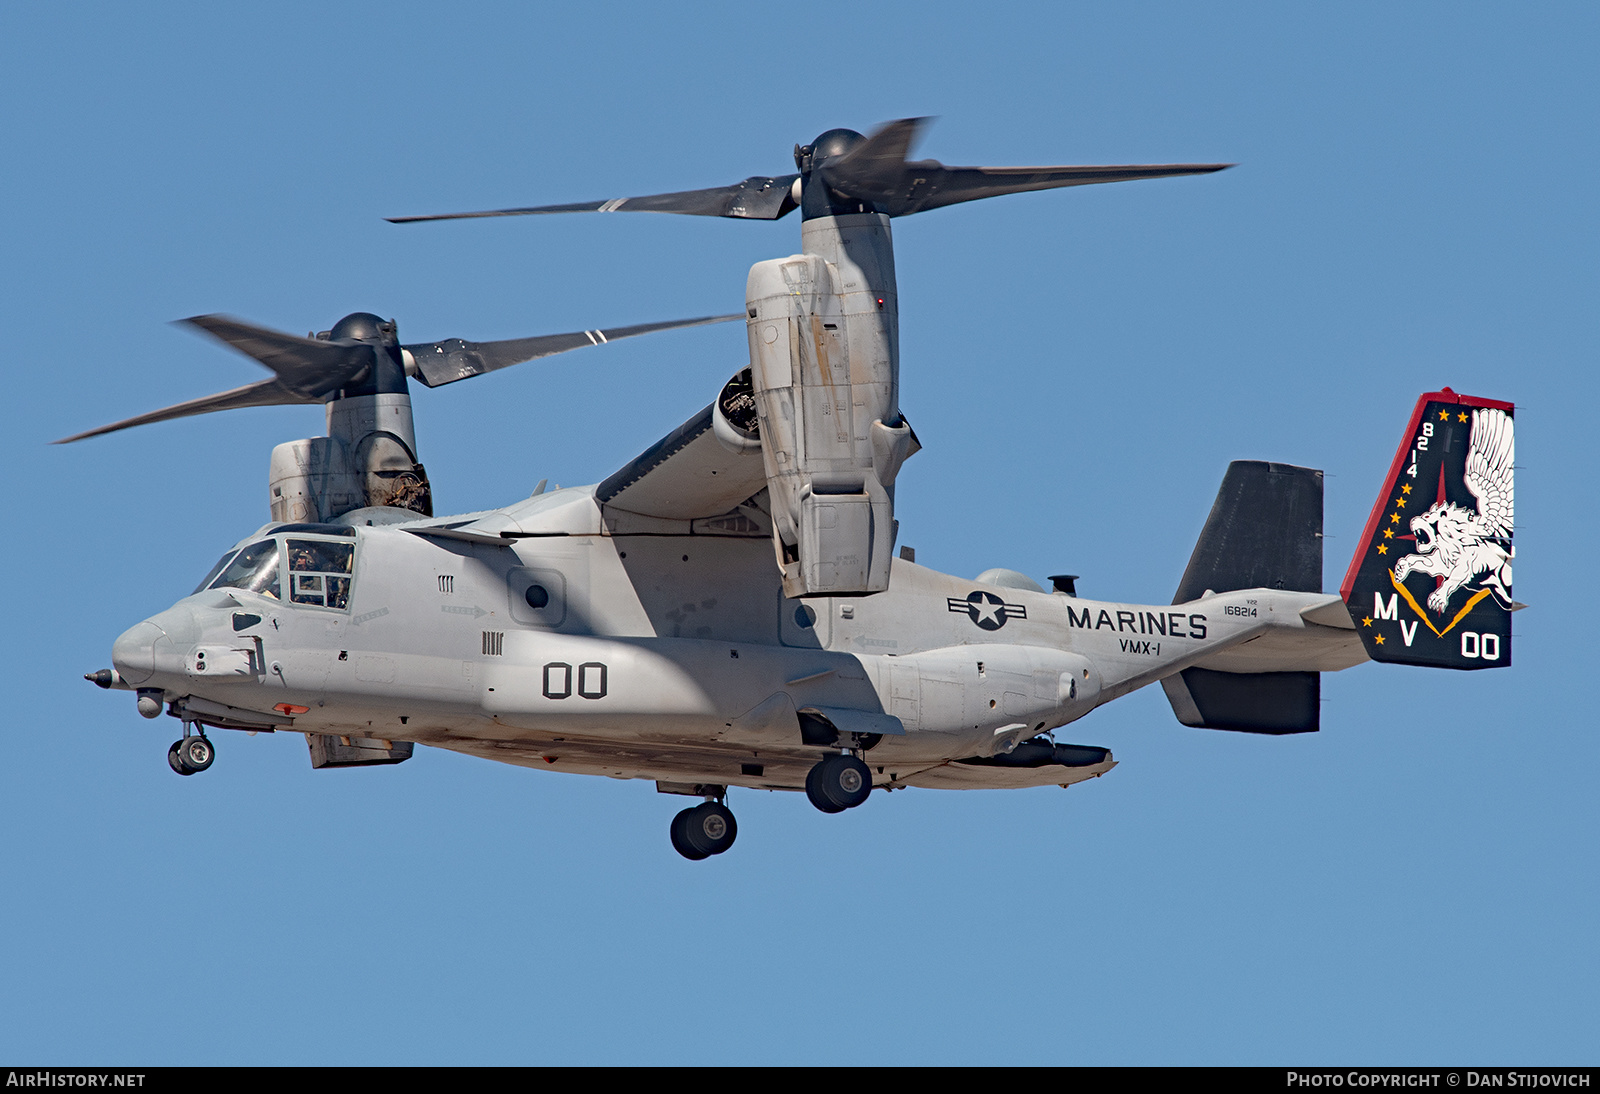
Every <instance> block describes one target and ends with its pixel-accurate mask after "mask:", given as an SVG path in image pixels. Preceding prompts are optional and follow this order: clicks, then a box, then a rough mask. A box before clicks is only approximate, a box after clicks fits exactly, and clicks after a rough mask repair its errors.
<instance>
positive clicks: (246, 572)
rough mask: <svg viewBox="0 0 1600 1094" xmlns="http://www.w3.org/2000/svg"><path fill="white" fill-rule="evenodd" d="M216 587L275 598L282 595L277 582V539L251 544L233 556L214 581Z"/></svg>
mask: <svg viewBox="0 0 1600 1094" xmlns="http://www.w3.org/2000/svg"><path fill="white" fill-rule="evenodd" d="M211 588H213V589H245V590H248V591H249V592H252V593H260V594H261V595H262V596H270V597H272V598H273V599H274V600H281V599H282V598H283V596H282V592H281V588H280V586H279V584H278V544H277V541H276V540H270V539H269V540H266V541H265V542H263V543H252V544H251V545H250V546H248V547H246V548H245V549H244V550H242V551H240V552H239V553H238V554H237V555H235V556H234V558H233V561H232V562H231V563H229V564H228V566H227V567H226V568H225V569H224V570H223V571H222V576H221V577H219V578H217V579H216V580H215V581H213V582H212V583H211Z"/></svg>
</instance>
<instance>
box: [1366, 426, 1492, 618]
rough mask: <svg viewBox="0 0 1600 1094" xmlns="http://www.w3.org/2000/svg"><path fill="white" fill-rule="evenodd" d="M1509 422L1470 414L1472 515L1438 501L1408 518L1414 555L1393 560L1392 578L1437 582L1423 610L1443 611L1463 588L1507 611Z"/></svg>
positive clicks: (1467, 472) (1468, 484)
mask: <svg viewBox="0 0 1600 1094" xmlns="http://www.w3.org/2000/svg"><path fill="white" fill-rule="evenodd" d="M1513 456H1514V445H1513V436H1512V419H1511V416H1510V415H1509V414H1507V413H1506V412H1505V411H1503V410H1495V409H1492V408H1484V409H1481V410H1474V411H1473V412H1472V433H1471V437H1470V439H1469V441H1468V444H1467V458H1466V466H1465V469H1464V472H1463V478H1462V481H1463V482H1464V483H1465V485H1466V488H1467V490H1468V491H1470V492H1471V494H1472V496H1473V497H1474V498H1476V499H1477V501H1478V511H1477V512H1476V513H1474V512H1472V511H1470V510H1468V509H1464V508H1462V507H1461V506H1459V505H1456V504H1455V503H1453V502H1448V501H1442V500H1441V501H1439V502H1438V503H1436V504H1435V505H1434V506H1433V507H1432V508H1430V509H1429V510H1428V511H1427V512H1425V513H1423V514H1421V515H1420V516H1417V517H1413V518H1412V520H1411V533H1412V535H1413V536H1415V537H1416V543H1417V550H1416V553H1415V554H1411V555H1406V556H1405V557H1404V558H1401V559H1398V560H1396V562H1395V564H1394V576H1395V580H1396V581H1400V580H1403V579H1404V578H1405V576H1406V575H1407V574H1410V573H1424V574H1429V575H1431V576H1433V577H1437V578H1441V579H1443V580H1442V583H1441V584H1440V585H1439V587H1438V588H1437V589H1435V590H1434V591H1433V593H1432V594H1431V595H1429V597H1428V607H1430V608H1432V609H1433V610H1434V611H1436V612H1439V613H1441V614H1442V613H1443V612H1444V610H1445V608H1446V607H1447V606H1448V605H1449V603H1450V598H1451V597H1452V596H1453V595H1455V593H1456V591H1457V590H1459V589H1461V588H1463V587H1466V586H1468V585H1475V586H1476V587H1478V588H1484V589H1488V590H1489V591H1490V592H1492V593H1493V594H1494V598H1495V600H1496V601H1497V602H1498V603H1499V604H1500V606H1501V607H1503V608H1506V609H1507V610H1509V609H1510V608H1511V604H1512V601H1511V560H1512V557H1513V555H1514V554H1515V548H1513V547H1512V546H1511V532H1512V490H1511V475H1512V470H1511V469H1512V463H1513Z"/></svg>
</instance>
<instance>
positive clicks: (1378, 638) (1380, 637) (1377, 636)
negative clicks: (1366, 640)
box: [1372, 634, 1383, 646]
mask: <svg viewBox="0 0 1600 1094" xmlns="http://www.w3.org/2000/svg"><path fill="white" fill-rule="evenodd" d="M1372 640H1373V641H1374V642H1376V643H1377V644H1378V645H1380V646H1381V645H1383V635H1381V634H1375V635H1373V636H1372Z"/></svg>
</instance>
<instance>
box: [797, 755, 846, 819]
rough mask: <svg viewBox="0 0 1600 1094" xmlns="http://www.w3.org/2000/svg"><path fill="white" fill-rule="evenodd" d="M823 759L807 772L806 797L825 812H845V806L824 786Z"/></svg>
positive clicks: (824, 761)
mask: <svg viewBox="0 0 1600 1094" xmlns="http://www.w3.org/2000/svg"><path fill="white" fill-rule="evenodd" d="M826 762H827V761H826V760H823V761H821V762H819V763H816V764H813V765H812V767H811V770H810V771H807V772H806V797H807V798H808V799H810V801H811V804H812V805H814V806H816V807H817V808H818V809H820V810H822V811H823V812H824V813H843V812H844V806H842V805H840V804H839V803H838V802H837V801H835V800H834V799H833V798H832V796H830V795H829V794H828V792H827V791H826V790H824V789H823V786H822V770H823V764H824V763H826Z"/></svg>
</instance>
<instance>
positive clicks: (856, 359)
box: [725, 213, 917, 597]
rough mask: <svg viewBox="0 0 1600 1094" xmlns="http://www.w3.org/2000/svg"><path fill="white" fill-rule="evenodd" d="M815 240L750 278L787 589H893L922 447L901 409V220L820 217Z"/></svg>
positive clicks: (808, 237)
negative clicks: (899, 538)
mask: <svg viewBox="0 0 1600 1094" xmlns="http://www.w3.org/2000/svg"><path fill="white" fill-rule="evenodd" d="M801 238H802V242H803V245H804V247H805V249H806V252H807V253H805V254H798V255H792V256H790V257H789V258H780V259H773V260H771V261H768V262H759V263H757V264H756V265H755V266H753V267H751V269H750V279H749V282H748V283H747V285H746V289H745V303H746V313H747V315H748V317H749V319H748V327H749V336H750V366H751V379H752V389H753V394H754V398H755V403H756V412H757V417H758V419H759V425H760V428H759V433H760V439H761V446H762V458H763V460H764V461H765V466H766V474H767V485H768V488H769V492H770V495H771V499H772V515H773V539H774V542H773V546H774V549H775V550H776V552H777V555H778V564H779V566H780V567H781V569H782V571H783V591H784V595H785V596H789V597H799V596H830V595H831V596H841V595H846V596H847V595H852V594H854V595H861V594H866V593H876V592H882V591H883V590H884V589H886V588H888V587H889V560H890V557H891V554H892V552H893V550H894V539H895V521H894V480H895V476H896V475H897V474H898V473H899V471H900V465H901V464H902V463H903V462H904V461H905V459H906V457H908V456H909V455H911V453H912V452H914V451H915V450H916V448H917V445H916V439H915V437H914V435H913V434H912V432H911V427H910V426H908V425H907V424H906V423H905V421H904V419H902V418H901V416H900V405H899V388H900V360H899V356H900V354H899V324H898V309H897V306H896V302H895V280H894V252H893V249H892V245H891V241H890V237H889V218H888V217H886V216H883V215H881V214H877V213H863V214H852V215H847V216H829V217H818V218H816V219H813V220H808V221H806V222H805V224H804V226H803V228H802V231H801ZM725 443H726V442H725Z"/></svg>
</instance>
